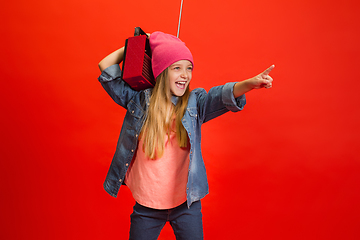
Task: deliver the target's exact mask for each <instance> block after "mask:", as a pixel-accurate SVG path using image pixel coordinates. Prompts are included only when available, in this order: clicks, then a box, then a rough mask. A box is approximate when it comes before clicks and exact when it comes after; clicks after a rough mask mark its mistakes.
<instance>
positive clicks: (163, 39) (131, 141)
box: [99, 32, 274, 240]
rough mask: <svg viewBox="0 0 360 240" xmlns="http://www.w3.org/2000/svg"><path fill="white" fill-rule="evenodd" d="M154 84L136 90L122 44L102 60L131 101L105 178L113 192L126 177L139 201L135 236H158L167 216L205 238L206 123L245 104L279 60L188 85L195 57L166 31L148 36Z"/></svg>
mask: <svg viewBox="0 0 360 240" xmlns="http://www.w3.org/2000/svg"><path fill="white" fill-rule="evenodd" d="M149 38H150V39H149V41H150V47H151V51H152V68H153V74H154V77H155V79H156V84H155V87H154V88H153V89H146V90H143V91H134V90H132V89H131V88H130V87H129V85H127V83H125V82H124V81H123V80H122V79H121V70H120V67H119V63H120V62H122V60H123V57H124V48H120V49H118V50H116V51H115V52H113V53H111V54H110V55H108V56H107V57H105V58H104V59H103V60H102V61H101V62H100V63H99V68H100V70H101V75H100V77H99V81H100V82H101V84H102V86H103V87H104V89H105V90H106V91H107V92H108V94H109V95H110V96H111V97H112V99H113V100H114V101H115V102H116V103H118V104H119V105H120V106H122V107H124V108H126V109H127V112H126V115H125V118H124V121H123V125H122V129H121V132H120V137H119V140H118V143H117V147H116V152H115V154H114V157H113V160H112V162H111V166H110V169H109V171H108V174H107V177H106V179H105V182H104V188H105V190H106V191H107V192H108V193H109V194H110V195H112V196H114V197H116V196H117V194H118V191H119V189H120V186H121V185H122V184H126V185H127V186H128V187H129V188H130V190H131V193H132V195H133V197H134V199H135V201H136V203H135V206H134V208H133V213H132V214H131V227H130V239H146V240H152V239H157V238H158V236H159V234H160V232H161V229H162V228H163V226H164V225H165V223H166V222H167V221H169V223H170V225H171V226H172V228H173V230H174V234H175V236H176V239H191V240H194V239H203V228H202V213H201V203H200V200H201V199H202V198H203V197H204V196H205V195H206V194H207V193H208V182H207V177H206V171H205V165H204V161H203V159H202V155H201V146H200V143H201V125H202V124H203V123H205V122H207V121H209V120H211V119H213V118H215V117H217V116H220V115H222V114H224V113H226V112H228V111H233V112H237V111H240V110H242V109H243V107H244V105H245V102H246V101H245V95H244V94H245V93H246V92H248V91H250V90H252V89H258V88H271V87H272V81H273V80H272V78H271V77H270V76H269V73H270V71H271V70H272V69H273V68H274V65H273V66H271V67H270V68H268V69H267V70H265V71H264V72H263V73H261V74H259V75H257V76H256V77H253V78H250V79H248V80H245V81H242V82H237V83H227V84H225V85H223V86H217V87H213V88H212V89H210V90H209V92H208V93H207V92H206V91H205V90H204V89H194V90H192V91H190V90H189V84H190V81H191V78H192V71H193V68H194V60H193V57H192V54H191V52H190V50H189V49H188V48H187V47H186V45H185V43H183V42H182V41H181V40H180V39H178V38H176V37H175V36H172V35H169V34H165V33H162V32H154V33H152V34H151V35H150V37H149Z"/></svg>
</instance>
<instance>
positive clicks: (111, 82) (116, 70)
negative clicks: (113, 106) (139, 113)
mask: <svg viewBox="0 0 360 240" xmlns="http://www.w3.org/2000/svg"><path fill="white" fill-rule="evenodd" d="M98 80H99V82H100V83H101V85H102V86H103V88H104V89H105V91H106V92H107V93H108V94H109V95H110V97H111V98H112V99H113V100H114V101H115V102H116V103H117V104H119V105H120V106H122V107H124V108H126V106H127V104H128V103H129V101H130V100H131V99H132V98H133V97H134V95H136V94H137V93H138V92H137V91H135V90H133V89H131V88H130V86H129V85H128V84H127V83H126V82H125V81H123V80H122V79H121V69H120V66H119V65H118V64H115V65H112V66H110V67H108V68H106V69H105V70H104V71H102V73H101V75H100V76H99V78H98Z"/></svg>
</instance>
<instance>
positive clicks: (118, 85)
mask: <svg viewBox="0 0 360 240" xmlns="http://www.w3.org/2000/svg"><path fill="white" fill-rule="evenodd" d="M98 80H99V81H100V83H101V85H102V86H103V88H104V89H105V90H106V92H107V93H108V94H109V95H110V97H111V98H112V99H113V100H114V101H115V102H116V103H117V104H119V105H120V106H122V107H124V108H125V109H126V110H127V112H126V115H125V118H124V121H123V124H122V128H121V132H120V136H119V140H118V143H117V146H116V151H115V154H114V157H113V159H112V162H111V165H110V168H109V171H108V173H107V176H106V179H105V182H104V189H105V190H106V192H108V193H109V194H110V195H111V196H113V197H117V194H118V192H119V189H120V186H121V185H122V184H124V178H125V175H126V171H127V170H128V168H129V166H130V163H131V161H132V159H133V156H134V153H135V151H136V148H137V143H138V137H139V134H140V131H141V128H142V126H143V124H144V121H145V119H146V116H147V110H148V106H149V102H150V96H151V89H146V90H142V91H135V90H133V89H131V88H130V87H129V85H128V84H127V83H125V82H124V81H123V80H122V79H121V70H120V67H119V65H118V64H115V65H112V66H110V67H108V68H107V69H105V70H104V71H103V72H102V73H101V75H100V76H99V78H98ZM234 84H235V83H227V84H225V85H223V86H217V87H213V88H211V89H210V90H209V92H208V93H207V92H206V91H205V90H204V89H201V88H197V89H194V90H193V91H191V93H190V97H189V101H188V106H187V109H186V111H185V114H184V117H183V118H182V124H183V126H184V128H185V129H186V131H187V134H188V137H189V140H190V145H191V148H190V156H189V157H190V163H189V174H188V181H187V188H186V194H187V204H188V207H190V205H191V203H193V202H195V201H197V200H200V199H202V198H203V197H204V196H205V195H206V194H208V193H209V186H208V181H207V176H206V170H205V165H204V161H203V158H202V154H201V125H202V124H203V123H205V122H207V121H209V120H211V119H213V118H215V117H217V116H220V115H222V114H224V113H226V112H228V111H232V112H237V111H240V110H242V109H243V107H244V105H245V104H246V99H245V95H242V96H240V97H238V98H236V99H235V98H234V95H233V87H234ZM172 102H173V103H174V104H176V102H177V97H172Z"/></svg>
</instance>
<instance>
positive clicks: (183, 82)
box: [175, 81, 186, 89]
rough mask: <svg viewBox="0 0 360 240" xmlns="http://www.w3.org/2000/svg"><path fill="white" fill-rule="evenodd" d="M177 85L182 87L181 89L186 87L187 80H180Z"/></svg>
mask: <svg viewBox="0 0 360 240" xmlns="http://www.w3.org/2000/svg"><path fill="white" fill-rule="evenodd" d="M175 84H176V87H178V88H180V89H184V88H185V86H186V81H179V82H175Z"/></svg>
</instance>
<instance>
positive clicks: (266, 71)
mask: <svg viewBox="0 0 360 240" xmlns="http://www.w3.org/2000/svg"><path fill="white" fill-rule="evenodd" d="M274 68H275V65H271V66H270V67H269V68H268V69H266V70H265V71H264V72H263V74H264V75H269V73H270V72H271V70H273V69H274Z"/></svg>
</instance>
